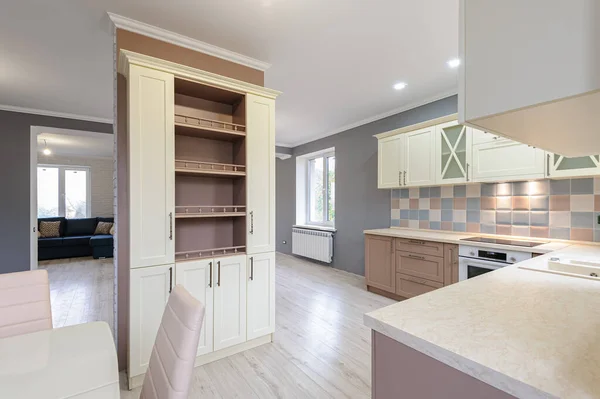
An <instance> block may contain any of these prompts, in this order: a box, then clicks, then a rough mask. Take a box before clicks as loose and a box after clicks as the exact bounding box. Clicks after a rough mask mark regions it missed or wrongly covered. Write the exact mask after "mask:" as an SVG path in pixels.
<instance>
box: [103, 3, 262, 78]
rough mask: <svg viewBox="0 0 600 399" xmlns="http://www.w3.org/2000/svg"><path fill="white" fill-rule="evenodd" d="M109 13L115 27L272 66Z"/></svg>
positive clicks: (255, 65) (225, 57)
mask: <svg viewBox="0 0 600 399" xmlns="http://www.w3.org/2000/svg"><path fill="white" fill-rule="evenodd" d="M107 14H108V17H109V18H110V20H111V21H112V23H113V24H114V25H115V27H117V28H119V29H123V30H127V31H130V32H134V33H139V34H140V35H144V36H148V37H151V38H153V39H157V40H161V41H163V42H167V43H171V44H174V45H176V46H180V47H185V48H187V49H190V50H194V51H198V52H200V53H204V54H208V55H212V56H213V57H217V58H221V59H223V60H226V61H230V62H234V63H236V64H240V65H244V66H247V67H249V68H253V69H258V70H259V71H263V72H264V71H266V70H267V69H269V68H270V67H271V64H269V63H267V62H264V61H260V60H257V59H255V58H251V57H248V56H245V55H243V54H239V53H236V52H233V51H230V50H226V49H224V48H221V47H217V46H213V45H212V44H209V43H206V42H202V41H200V40H196V39H192V38H191V37H188V36H184V35H181V34H179V33H175V32H171V31H168V30H166V29H162V28H159V27H156V26H152V25H149V24H147V23H144V22H140V21H136V20H134V19H131V18H127V17H124V16H122V15H118V14H113V13H111V12H109V13H107Z"/></svg>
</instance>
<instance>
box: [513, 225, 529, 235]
mask: <svg viewBox="0 0 600 399" xmlns="http://www.w3.org/2000/svg"><path fill="white" fill-rule="evenodd" d="M511 234H512V235H513V236H520V237H529V226H513V227H512V230H511Z"/></svg>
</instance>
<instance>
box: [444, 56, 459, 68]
mask: <svg viewBox="0 0 600 399" xmlns="http://www.w3.org/2000/svg"><path fill="white" fill-rule="evenodd" d="M446 64H448V66H449V67H450V68H458V66H459V65H460V59H459V58H453V59H451V60H450V61H448V62H446Z"/></svg>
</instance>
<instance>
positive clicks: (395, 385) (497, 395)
mask: <svg viewBox="0 0 600 399" xmlns="http://www.w3.org/2000/svg"><path fill="white" fill-rule="evenodd" d="M372 346H373V347H372V373H373V375H372V397H373V399H398V398H410V399H432V398H444V399H481V398H485V399H509V398H514V396H512V395H509V394H507V393H506V392H503V391H501V390H499V389H497V388H494V387H493V386H491V385H488V384H486V383H485V382H482V381H479V380H478V379H475V378H473V377H471V376H469V375H467V374H464V373H463V372H461V371H459V370H456V369H454V368H452V367H450V366H447V365H445V364H444V363H442V362H439V361H437V360H435V359H433V358H431V357H429V356H427V355H425V354H423V353H421V352H419V351H416V350H414V349H412V348H410V347H408V346H406V345H404V344H401V343H399V342H398V341H395V340H393V339H392V338H389V337H387V336H385V335H383V334H380V333H378V332H376V331H373V332H372Z"/></svg>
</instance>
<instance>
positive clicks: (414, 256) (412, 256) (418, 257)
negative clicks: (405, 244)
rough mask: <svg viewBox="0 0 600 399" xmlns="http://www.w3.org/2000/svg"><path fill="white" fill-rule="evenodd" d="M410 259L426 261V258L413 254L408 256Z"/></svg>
mask: <svg viewBox="0 0 600 399" xmlns="http://www.w3.org/2000/svg"><path fill="white" fill-rule="evenodd" d="M408 257H409V258H413V259H419V260H425V257H424V256H417V255H413V254H408Z"/></svg>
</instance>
